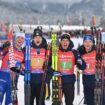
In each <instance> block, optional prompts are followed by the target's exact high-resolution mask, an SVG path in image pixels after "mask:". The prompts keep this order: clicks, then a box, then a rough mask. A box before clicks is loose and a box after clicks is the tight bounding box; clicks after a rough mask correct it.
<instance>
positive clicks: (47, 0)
mask: <svg viewBox="0 0 105 105" xmlns="http://www.w3.org/2000/svg"><path fill="white" fill-rule="evenodd" d="M1 1H10V2H15V1H17V2H19V1H28V2H29V1H38V2H43V1H46V2H55V0H1ZM79 1H81V0H56V2H61V3H63V2H71V3H74V2H79Z"/></svg>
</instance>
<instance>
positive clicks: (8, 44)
mask: <svg viewBox="0 0 105 105" xmlns="http://www.w3.org/2000/svg"><path fill="white" fill-rule="evenodd" d="M10 45H11V44H10V42H9V41H6V42H5V43H4V44H3V46H2V49H4V48H8V47H10Z"/></svg>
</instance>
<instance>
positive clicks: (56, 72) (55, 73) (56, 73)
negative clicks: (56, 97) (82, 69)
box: [53, 71, 62, 76]
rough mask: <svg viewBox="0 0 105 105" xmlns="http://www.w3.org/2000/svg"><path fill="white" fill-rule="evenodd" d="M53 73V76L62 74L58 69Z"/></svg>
mask: <svg viewBox="0 0 105 105" xmlns="http://www.w3.org/2000/svg"><path fill="white" fill-rule="evenodd" d="M53 75H54V76H62V74H61V73H60V72H58V71H55V72H54V73H53Z"/></svg>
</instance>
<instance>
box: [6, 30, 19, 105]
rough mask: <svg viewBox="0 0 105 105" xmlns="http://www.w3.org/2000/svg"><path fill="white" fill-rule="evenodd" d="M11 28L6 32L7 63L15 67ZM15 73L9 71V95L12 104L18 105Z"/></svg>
mask: <svg viewBox="0 0 105 105" xmlns="http://www.w3.org/2000/svg"><path fill="white" fill-rule="evenodd" d="M12 35H13V29H11V30H10V31H9V32H8V40H9V41H10V44H11V45H10V48H9V63H10V67H15V55H14V49H13V36H12ZM16 75H17V74H16V73H15V72H12V71H10V77H11V96H12V104H13V105H18V98H17V88H16Z"/></svg>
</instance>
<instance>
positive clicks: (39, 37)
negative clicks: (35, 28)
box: [33, 36, 42, 46]
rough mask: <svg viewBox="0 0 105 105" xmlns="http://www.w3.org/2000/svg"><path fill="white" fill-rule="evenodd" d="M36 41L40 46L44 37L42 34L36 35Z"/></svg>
mask: <svg viewBox="0 0 105 105" xmlns="http://www.w3.org/2000/svg"><path fill="white" fill-rule="evenodd" d="M33 40H34V43H35V44H36V45H37V46H39V45H40V44H41V43H42V37H41V36H36V37H34V39H33Z"/></svg>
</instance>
